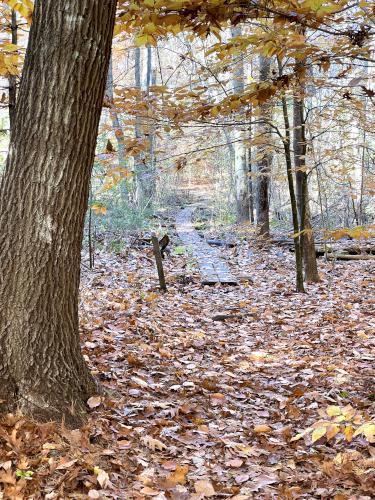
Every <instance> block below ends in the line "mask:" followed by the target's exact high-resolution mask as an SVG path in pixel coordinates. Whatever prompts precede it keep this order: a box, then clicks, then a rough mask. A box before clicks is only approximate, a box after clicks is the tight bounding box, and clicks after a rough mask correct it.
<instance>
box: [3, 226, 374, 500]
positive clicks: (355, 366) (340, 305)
mask: <svg viewBox="0 0 375 500" xmlns="http://www.w3.org/2000/svg"><path fill="white" fill-rule="evenodd" d="M235 234H236V237H237V243H238V244H237V246H236V247H235V248H232V249H225V248H224V249H222V253H223V255H224V256H225V258H226V259H228V260H229V261H230V263H231V266H232V269H233V270H234V272H235V274H236V276H238V277H239V279H240V285H239V286H238V287H230V286H229V287H226V286H220V285H218V286H216V287H202V286H201V284H200V281H199V275H198V273H197V271H196V268H195V266H194V263H193V262H192V260H191V257H189V255H187V254H184V255H175V254H174V253H173V251H172V254H171V255H170V256H169V257H166V259H165V261H164V265H165V271H166V276H167V281H168V292H167V293H161V292H160V291H159V290H158V282H157V275H156V272H155V264H154V261H153V256H152V251H151V249H150V248H137V247H136V246H134V245H133V246H132V247H131V246H129V247H128V248H124V250H123V251H121V252H119V253H106V252H99V253H98V255H97V260H96V266H95V269H94V270H93V271H90V270H88V269H87V268H86V267H84V269H83V280H82V286H81V299H80V319H81V339H82V346H83V352H84V355H85V359H86V360H87V361H88V363H89V366H90V368H91V370H92V371H93V373H94V374H95V375H96V376H97V377H98V379H99V380H100V382H101V384H102V385H103V387H105V388H106V391H105V392H106V394H105V395H103V396H97V397H93V398H92V399H91V400H90V401H89V405H90V406H91V411H90V417H89V421H88V422H87V424H86V425H85V426H84V427H83V428H82V429H81V430H69V429H67V428H65V427H64V426H63V427H62V428H60V427H59V426H56V425H55V424H36V423H35V424H33V423H31V422H30V421H28V420H26V419H24V418H22V417H17V416H5V417H2V419H1V425H0V441H1V443H2V446H1V448H0V450H1V451H0V462H1V464H0V467H1V469H2V470H1V472H0V482H1V483H2V484H3V485H4V487H5V497H6V498H50V499H53V498H87V495H88V497H89V498H129V499H133V498H134V499H143V498H156V499H160V500H162V499H165V498H167V499H175V500H177V499H179V500H180V499H181V500H182V499H202V498H206V497H212V498H233V499H237V500H245V499H251V498H257V499H271V498H285V499H294V498H334V499H335V500H344V499H363V500H364V499H370V498H373V492H374V488H375V476H374V461H375V447H374V446H373V445H371V444H369V442H368V441H367V440H366V439H364V436H362V435H358V436H356V437H353V438H352V439H349V442H348V441H347V439H346V437H344V435H341V434H338V435H337V436H335V437H334V438H332V439H329V440H328V439H326V438H327V435H326V436H323V437H321V438H319V439H317V440H315V442H312V435H311V432H309V433H307V434H306V435H305V436H304V437H303V438H301V439H299V440H293V437H295V436H297V435H298V433H301V432H302V431H304V430H305V429H307V428H309V427H311V426H314V425H315V426H316V423H317V422H319V421H321V420H332V421H333V419H334V418H337V413H336V412H335V410H333V415H332V416H331V417H328V416H327V413H326V411H327V408H337V407H340V408H344V409H345V408H346V411H347V424H348V426H350V422H352V421H353V418H354V420H355V419H356V418H357V425H355V424H354V423H353V429H356V428H358V426H359V424H360V423H361V421H360V419H361V416H362V418H363V419H364V421H366V420H369V419H370V418H371V417H374V414H375V407H374V404H375V403H374V401H375V393H374V385H373V380H374V359H375V341H374V328H375V299H374V293H373V292H374V289H375V279H374V270H375V269H374V266H375V264H374V262H373V261H356V262H336V263H333V262H332V261H327V262H326V261H325V260H324V258H323V259H319V272H320V277H321V279H322V281H321V282H320V283H318V284H311V285H309V287H308V293H306V294H297V293H296V292H295V289H294V280H293V273H294V265H293V254H292V253H290V252H289V250H288V249H280V247H278V246H275V245H273V246H268V245H267V246H263V245H259V244H257V243H256V240H255V239H254V238H253V235H251V233H250V237H246V235H247V236H248V235H249V230H248V228H247V229H246V228H245V229H244V228H243V227H242V228H237V233H235ZM231 236H232V238H233V236H234V233H233V230H232V233H231ZM172 240H173V246H176V245H177V244H178V241H176V239H175V236H172ZM354 408H355V410H354ZM354 414H355V416H354ZM344 420H345V419H344ZM317 427H318V428H319V424H318V426H317ZM349 432H350V431H349ZM352 434H353V432H352ZM315 439H316V437H315ZM15 468H16V469H17V470H18V472H19V474H20V476H18V478H17V479H16V478H15V476H14V469H15ZM20 471H22V473H21V472H20ZM27 471H32V476H30V477H27Z"/></svg>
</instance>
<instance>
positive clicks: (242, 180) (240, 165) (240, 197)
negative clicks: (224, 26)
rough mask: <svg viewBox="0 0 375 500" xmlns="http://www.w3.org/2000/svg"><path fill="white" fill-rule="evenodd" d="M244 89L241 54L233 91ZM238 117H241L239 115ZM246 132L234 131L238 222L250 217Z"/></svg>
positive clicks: (236, 30) (238, 33)
mask: <svg viewBox="0 0 375 500" xmlns="http://www.w3.org/2000/svg"><path fill="white" fill-rule="evenodd" d="M241 34H242V30H241V27H240V26H236V27H234V28H232V37H237V36H241ZM244 90H245V70H244V62H243V56H242V54H240V56H239V57H238V58H237V60H236V62H235V65H234V69H233V91H234V92H235V93H236V94H243V92H244ZM239 118H240V119H242V118H243V117H242V116H241V115H240V116H239ZM245 140H246V133H245V131H244V130H242V129H241V127H239V128H238V129H237V130H235V132H234V143H233V146H234V185H235V198H236V209H237V220H238V222H245V221H248V220H249V218H250V204H249V185H248V181H249V176H248V163H247V158H246V145H245Z"/></svg>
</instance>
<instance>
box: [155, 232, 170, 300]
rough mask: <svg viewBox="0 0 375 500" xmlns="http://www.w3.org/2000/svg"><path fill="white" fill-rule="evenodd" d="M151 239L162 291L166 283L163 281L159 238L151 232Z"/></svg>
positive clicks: (164, 290) (164, 289)
mask: <svg viewBox="0 0 375 500" xmlns="http://www.w3.org/2000/svg"><path fill="white" fill-rule="evenodd" d="M151 241H152V245H153V247H154V255H155V260H156V267H157V270H158V275H159V283H160V289H161V290H162V291H163V292H166V291H167V285H166V283H165V275H164V269H163V259H162V257H161V251H160V246H159V240H158V238H157V236H156V234H155V233H152V235H151Z"/></svg>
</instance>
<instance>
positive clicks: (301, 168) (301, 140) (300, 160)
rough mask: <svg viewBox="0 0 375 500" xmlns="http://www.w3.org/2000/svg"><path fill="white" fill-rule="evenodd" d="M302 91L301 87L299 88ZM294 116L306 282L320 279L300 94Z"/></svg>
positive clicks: (294, 138)
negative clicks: (310, 204)
mask: <svg viewBox="0 0 375 500" xmlns="http://www.w3.org/2000/svg"><path fill="white" fill-rule="evenodd" d="M301 91H302V92H303V88H302V89H301ZM293 117H294V134H293V149H294V165H295V169H296V188H297V189H296V191H297V206H298V212H299V221H300V229H301V245H302V254H303V262H304V269H305V277H306V280H307V281H308V282H313V283H318V282H319V281H320V278H319V273H318V266H317V262H316V252H315V240H314V233H313V229H312V226H311V221H310V207H309V193H308V184H307V172H306V135H305V119H304V102H303V97H302V96H295V97H294V99H293Z"/></svg>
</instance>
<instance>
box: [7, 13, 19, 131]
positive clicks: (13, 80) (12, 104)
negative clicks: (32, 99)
mask: <svg viewBox="0 0 375 500" xmlns="http://www.w3.org/2000/svg"><path fill="white" fill-rule="evenodd" d="M10 29H11V31H12V44H13V45H17V43H18V26H17V13H16V11H15V10H12V16H11V26H10ZM8 81H9V132H10V136H12V132H13V128H14V123H15V121H16V102H17V77H16V75H11V76H10V77H9V79H8Z"/></svg>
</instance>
